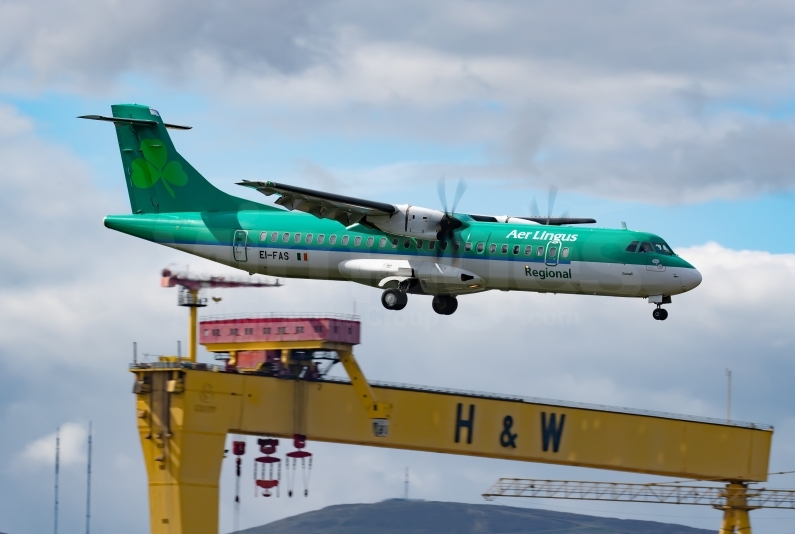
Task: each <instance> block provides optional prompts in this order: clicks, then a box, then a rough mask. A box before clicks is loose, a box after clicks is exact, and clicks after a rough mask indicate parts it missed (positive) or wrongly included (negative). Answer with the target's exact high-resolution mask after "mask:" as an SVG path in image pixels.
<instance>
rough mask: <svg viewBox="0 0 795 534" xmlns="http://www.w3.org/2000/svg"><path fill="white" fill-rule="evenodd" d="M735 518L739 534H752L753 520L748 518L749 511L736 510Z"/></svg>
mask: <svg viewBox="0 0 795 534" xmlns="http://www.w3.org/2000/svg"><path fill="white" fill-rule="evenodd" d="M734 518H735V519H734V521H735V525H737V534H751V519H750V517H749V516H748V510H735V511H734Z"/></svg>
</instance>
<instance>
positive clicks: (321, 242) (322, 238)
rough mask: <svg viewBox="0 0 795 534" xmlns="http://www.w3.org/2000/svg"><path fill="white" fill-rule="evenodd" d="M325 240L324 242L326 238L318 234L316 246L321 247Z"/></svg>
mask: <svg viewBox="0 0 795 534" xmlns="http://www.w3.org/2000/svg"><path fill="white" fill-rule="evenodd" d="M325 240H326V236H324V235H323V234H318V236H317V244H318V245H322V244H323V241H325Z"/></svg>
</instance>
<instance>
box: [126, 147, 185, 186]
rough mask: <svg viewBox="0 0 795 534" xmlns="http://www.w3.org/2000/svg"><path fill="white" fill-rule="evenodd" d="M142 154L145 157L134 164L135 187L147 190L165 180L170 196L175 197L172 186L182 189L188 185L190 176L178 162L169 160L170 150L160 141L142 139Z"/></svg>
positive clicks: (133, 180)
mask: <svg viewBox="0 0 795 534" xmlns="http://www.w3.org/2000/svg"><path fill="white" fill-rule="evenodd" d="M141 152H142V153H143V155H144V157H142V158H138V159H136V160H134V161H133V162H132V165H131V167H132V182H133V184H134V185H135V187H139V188H141V189H147V188H149V187H152V186H154V185H155V184H156V183H157V181H158V180H160V179H161V178H162V179H163V185H164V186H165V188H166V191H168V194H169V195H171V196H172V197H174V190H173V189H171V186H170V185H169V184H171V185H176V186H179V187H182V186H183V185H185V184H187V183H188V175H187V174H185V171H183V170H182V165H181V164H180V163H179V162H178V161H171V162H169V163H168V164H167V165H166V161H167V160H168V150H167V149H166V147H165V146H164V145H163V142H162V141H160V140H159V139H142V140H141Z"/></svg>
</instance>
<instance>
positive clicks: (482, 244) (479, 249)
mask: <svg viewBox="0 0 795 534" xmlns="http://www.w3.org/2000/svg"><path fill="white" fill-rule="evenodd" d="M485 249H486V244H485V243H483V242H482V241H481V242H480V243H478V246H477V248H476V250H477V251H478V254H482V253H483V251H484V250H485Z"/></svg>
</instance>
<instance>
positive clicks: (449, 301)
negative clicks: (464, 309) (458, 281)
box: [431, 295, 458, 315]
mask: <svg viewBox="0 0 795 534" xmlns="http://www.w3.org/2000/svg"><path fill="white" fill-rule="evenodd" d="M431 306H432V307H433V311H435V312H436V313H438V314H439V315H452V314H453V313H454V312H455V311H456V310H457V309H458V299H456V298H455V297H452V296H449V295H436V296H435V297H433V302H431Z"/></svg>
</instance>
